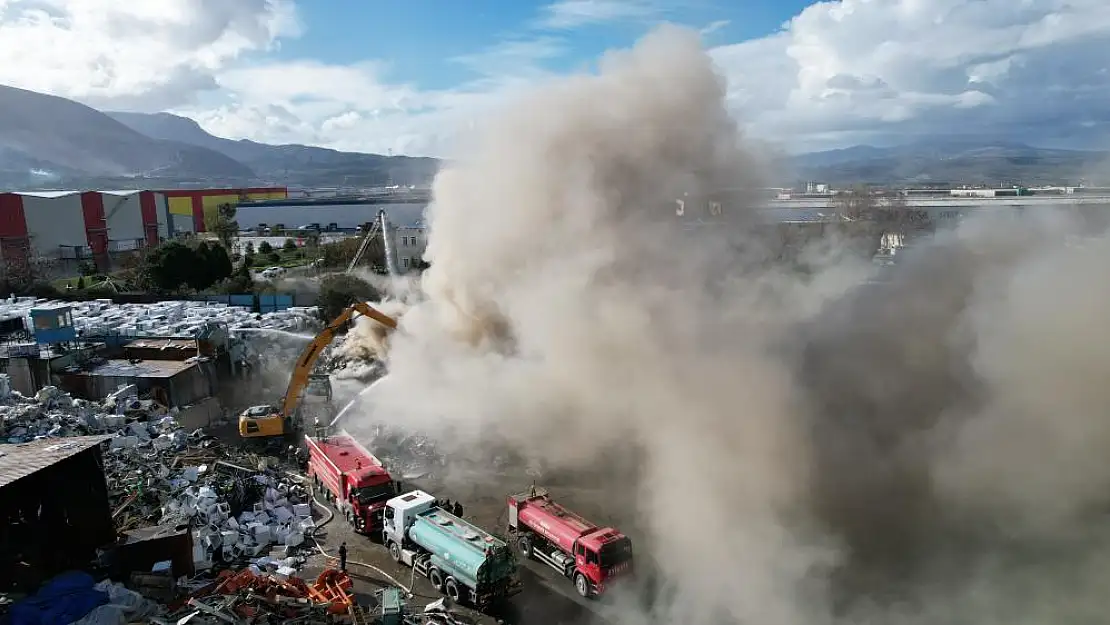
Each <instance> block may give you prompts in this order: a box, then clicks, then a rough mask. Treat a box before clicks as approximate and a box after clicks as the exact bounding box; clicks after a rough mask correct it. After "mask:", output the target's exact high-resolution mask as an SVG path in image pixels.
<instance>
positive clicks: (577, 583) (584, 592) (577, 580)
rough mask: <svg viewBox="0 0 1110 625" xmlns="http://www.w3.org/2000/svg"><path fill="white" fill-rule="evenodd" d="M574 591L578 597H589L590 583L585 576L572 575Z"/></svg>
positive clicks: (579, 574)
mask: <svg viewBox="0 0 1110 625" xmlns="http://www.w3.org/2000/svg"><path fill="white" fill-rule="evenodd" d="M574 589H575V590H577V591H578V595H579V596H581V597H583V598H587V599H588V598H589V596H590V582H589V580H587V579H586V576H585V575H583V574H581V573H575V574H574Z"/></svg>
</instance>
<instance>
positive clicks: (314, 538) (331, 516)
mask: <svg viewBox="0 0 1110 625" xmlns="http://www.w3.org/2000/svg"><path fill="white" fill-rule="evenodd" d="M312 503H314V504H316V506H317V507H319V508H320V509H322V510H324V511H325V512H327V513H328V518H327V519H326V520H325V521H324V522H323V523H320V524H319V525H317V526H316V530H315V531H313V532H312V535H311V536H312V542H314V543H316V549H318V550H319V551H320V553H321V554H322V555H323V556H324V557H326V558H334V557H335V556H333V555H331V554H330V553H328V552H327V551H326V550H324V547H323V545H321V544H320V541H319V539H318V538H317V536H316V533H317V532H319V531H320V530H321V529H323V527H324V526H325V525H327V524H328V523H331V521H332V519H334V518H335V511H334V510H332V509H331V507H330V506H325V505H324V504H323V503H321V502H320V500H319V499H316V496H315V495H313V497H312ZM347 564H354V565H357V566H361V567H364V568H368V569H370V570H371V571H374V572H375V573H377V574H378V575H381V576H382V577H384V578H386V579H388V580H389V581H391V582H393V585H394V586H397V587H398V588H400V589H401V590H404V591H405V593H406V594H407V595H408V597H409V598H410V599H411V598H412V597H413V592H412V589H411V588H409V587H408V586H405V585H404V584H402V583H401V582H399V581H397V580H395V579H393V576H392V575H390V574H389V573H386V572H385V571H383V570H381V569H379V568H378V567H376V566H374V565H373V564H367V563H365V562H358V561H355V560H347Z"/></svg>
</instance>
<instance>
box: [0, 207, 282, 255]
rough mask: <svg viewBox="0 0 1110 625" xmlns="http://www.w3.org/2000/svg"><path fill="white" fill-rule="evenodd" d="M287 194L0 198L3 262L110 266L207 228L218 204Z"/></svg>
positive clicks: (0, 241)
mask: <svg viewBox="0 0 1110 625" xmlns="http://www.w3.org/2000/svg"><path fill="white" fill-rule="evenodd" d="M285 196H286V190H285V189H284V188H282V187H275V188H257V189H203V190H189V191H158V190H146V191H139V190H127V191H84V192H82V191H25V192H9V193H0V259H2V260H3V262H4V265H5V266H6V267H9V268H10V267H12V266H18V265H25V264H26V263H27V262H28V260H29V259H36V260H38V261H42V262H40V263H39V265H42V266H40V267H38V269H39V270H40V271H44V272H46V273H47V274H48V275H49V274H58V275H67V274H72V273H73V271H74V270H75V269H76V267H77V265H78V264H79V263H81V262H85V261H91V262H94V263H96V265H97V266H98V267H100V268H101V269H107V268H108V267H110V266H111V265H112V262H113V259H114V258H116V257H118V256H119V255H121V254H127V253H132V252H134V251H136V250H139V249H142V248H144V247H148V246H152V245H157V243H158V242H159V241H160V240H162V239H165V238H169V237H173V236H175V235H176V234H180V233H188V232H205V231H207V230H209V229H211V227H212V225H213V224H214V223H215V219H216V216H215V215H216V210H217V207H218V206H219V205H220V204H224V203H235V204H238V203H239V202H240V201H243V200H247V199H276V198H282V197H285Z"/></svg>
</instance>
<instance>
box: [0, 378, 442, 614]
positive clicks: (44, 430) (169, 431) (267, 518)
mask: <svg viewBox="0 0 1110 625" xmlns="http://www.w3.org/2000/svg"><path fill="white" fill-rule="evenodd" d="M174 414H175V411H174V410H167V409H166V408H165V407H163V406H161V405H159V404H158V403H157V402H154V401H151V400H145V399H140V398H139V397H138V396H137V393H136V389H135V387H134V386H124V387H121V388H120V389H119V390H117V391H116V392H115V393H112V394H111V395H109V396H108V397H107V398H105V399H104V400H103V401H100V402H92V401H85V400H81V399H74V398H72V397H70V395H68V394H67V393H65V392H63V391H61V390H59V389H57V388H55V387H52V386H48V387H46V388H43V389H42V390H41V391H39V392H38V393H37V394H36V395H35V396H34V397H24V396H22V395H21V394H19V393H18V392H16V391H13V390H11V388H10V384H9V381H8V378H7V376H6V375H3V374H0V439H2V440H5V441H6V442H8V443H22V442H27V441H31V440H36V439H40V438H62V437H69V436H82V435H89V434H104V435H110V438H109V439H108V440H107V441H106V444H105V451H104V454H103V458H104V471H105V475H106V481H107V484H108V490H109V493H108V494H109V499H110V504H111V506H112V511H113V512H112V518H113V520H114V522H115V525H116V529H117V531H118V532H119V533H120V534H121V535H124V536H125V535H127V533H129V532H133V531H139V530H145V531H147V532H148V533H147V538H148V539H149V538H151V537H153V538H158V537H160V536H161V535H168V534H173V533H177V534H182V535H185V534H187V535H188V538H189V540H190V542H191V545H192V552H191V560H190V562H189V564H191V566H190V567H188V568H189V570H187V571H179V570H175V568H174V567H175V563H174V562H173V561H171V560H170V559H169V558H168V557H167V559H165V560H164V561H159V562H157V563H156V564H155V565H154V566H153V567H151V568H150V570H143V571H132V572H131V573H130V575H129V578H128V579H124V580H122V581H123V584H121V583H119V582H118V581H113V580H111V579H103V580H102V581H99V582H96V581H95V578H94V577H93V576H92V575H90V574H89V573H83V572H71V573H65V574H63V575H59V576H57V577H55V578H54V579H53V580H51V581H49V582H47V583H46V584H45V585H43V586H42V587H41V588H40V589H39V591H38V593H37V594H36V595H34V596H31V597H26V598H24V599H22V600H19V601H16V602H14V603H10V604H8V605H3V602H2V601H0V618H2V617H3V614H2V612H3V610H5V609H6V610H7V611H8V613H9V614H8V616H9V617H10V622H11V623H12V624H13V625H68V624H70V623H73V624H75V625H124V624H125V623H154V624H157V625H179V624H183V623H185V622H189V623H192V624H194V625H228V624H240V623H242V624H248V623H250V624H254V623H278V622H296V623H332V622H352V623H370V622H380V623H383V624H385V623H398V624H401V623H404V624H409V625H412V624H417V623H431V624H435V623H438V624H443V625H453V624H456V623H462V622H464V621H460V620H458V619H457V617H456V616H455V615H454V613H453V612H452V611H451V610H448V609H447V608H446V606H445V605H444V603H443V602H442V601H437V602H435V603H433V604H431V605H429V606H427V607H426V608H425V610H424V612H422V613H418V614H408V613H406V606H405V602H404V599H403V598H402V595H401V594H400V590H399V589H395V588H387V589H385V590H383V591H380V592H379V597H378V600H377V602H376V603H377V604H378V606H379V607H378V609H377V611H376V612H375V614H374V615H373V616H371V615H367V614H366V613H365V612H364V611H363V608H360V607H359V605H358V603H359V602H358V601H356V599H355V597H354V595H353V593H352V591H351V586H352V583H351V580H350V578H349V577H348V576H347V574H346V573H344V572H341V571H339V570H336V569H335V568H334V561H331V560H324V566H323V573H321V574H319V575H318V576H317V577H316V578H315V580H314V581H311V582H309V581H305V579H303V578H302V577H301V576H300V571H302V570H303V569H304V567H305V566H306V565H308V564H310V560H311V559H313V558H316V562H315V564H314V565H313V566H315V567H316V568H317V569H319V568H320V562H321V558H323V556H324V554H323V551H322V550H321V549H319V546H318V544H317V542H316V538H315V534H316V531H317V520H316V519H315V518H314V515H313V506H312V495H311V492H310V491H309V490H308V488H307V483H305V482H302V478H301V477H300V476H299V475H297V474H296V473H295V472H294V471H293V469H294V467H291V466H287V465H285V464H284V462H283V461H281V460H280V459H277V458H272V457H266V456H255V455H252V454H247V453H243V452H239V451H238V450H233V449H231V448H229V447H228V446H225V445H222V444H220V442H219V441H218V440H216V439H215V438H213V437H211V436H209V435H208V434H206V433H205V432H204V431H202V430H194V431H186V430H185V429H183V428H181V427H180V426H179V425H178V424H177V422H176V420H175V419H174ZM101 557H102V560H103V561H102V562H99V563H92V564H91V565H90V567H91V570H96V569H97V568H98V567H100V568H101V569H103V570H109V568H110V560H111V556H110V554H109V553H108V552H104V553H102V556H101ZM124 584H126V586H125V585H124Z"/></svg>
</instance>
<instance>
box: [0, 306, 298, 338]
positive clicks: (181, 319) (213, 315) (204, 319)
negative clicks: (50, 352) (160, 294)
mask: <svg viewBox="0 0 1110 625" xmlns="http://www.w3.org/2000/svg"><path fill="white" fill-rule="evenodd" d="M57 306H67V307H70V308H71V309H72V311H73V323H74V327H75V328H76V329H77V331H78V332H79V333H80V336H84V337H97V336H105V335H124V336H134V337H136V338H138V337H147V336H155V337H166V336H177V337H186V336H187V337H193V338H196V337H198V336H199V335H200V333H201V332H202V331H203V330H204V328H206V327H208V326H209V325H210V324H213V323H215V324H221V325H224V326H226V327H227V328H228V329H229V330H238V329H248V330H249V329H266V330H276V331H284V332H299V331H304V330H310V329H313V328H315V327H317V326H318V325H319V316H318V314H317V309H316V308H315V307H292V308H287V309H285V310H280V311H275V312H267V313H262V314H257V313H254V312H251V309H250V308H249V307H246V306H230V305H228V304H225V303H223V302H203V301H187V300H171V301H164V302H155V303H152V304H115V303H113V302H112V300H110V299H96V300H88V301H78V302H67V301H61V300H46V299H36V298H34V297H18V298H17V297H14V296H13V297H9V298H7V299H3V300H0V319H13V318H22V319H23V320H24V327H26V328H31V327H33V326H32V323H31V310H32V309H35V308H51V307H57Z"/></svg>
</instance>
